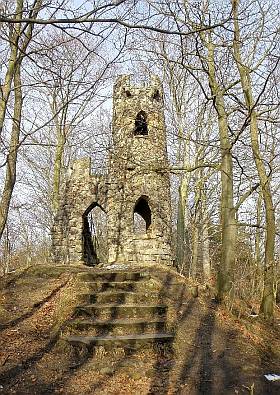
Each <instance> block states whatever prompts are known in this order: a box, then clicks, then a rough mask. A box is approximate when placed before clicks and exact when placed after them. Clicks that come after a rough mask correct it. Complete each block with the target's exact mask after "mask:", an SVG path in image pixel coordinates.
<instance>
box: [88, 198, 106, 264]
mask: <svg viewBox="0 0 280 395" xmlns="http://www.w3.org/2000/svg"><path fill="white" fill-rule="evenodd" d="M82 245H83V247H82V248H83V261H84V262H85V264H86V265H87V266H95V265H98V264H99V263H100V262H107V252H108V248H107V215H106V213H105V211H104V209H103V208H102V207H101V206H100V205H99V204H97V203H96V202H95V203H92V204H91V205H90V206H89V208H88V209H87V210H86V211H85V213H84V215H83V232H82Z"/></svg>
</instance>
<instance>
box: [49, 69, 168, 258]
mask: <svg viewBox="0 0 280 395" xmlns="http://www.w3.org/2000/svg"><path fill="white" fill-rule="evenodd" d="M112 137H113V149H112V153H111V155H110V159H109V164H108V174H107V175H105V176H96V175H94V174H91V159H90V158H82V159H78V160H76V161H74V162H73V164H72V169H71V173H70V174H69V176H68V177H67V180H66V182H65V185H64V187H63V190H62V191H61V199H60V208H59V210H58V212H57V215H56V217H55V220H54V226H53V230H52V253H53V259H54V261H55V262H57V263H70V264H71V263H77V262H80V263H85V264H87V265H95V264H96V263H98V256H97V254H96V251H95V249H94V245H93V242H92V236H91V232H90V227H89V220H88V214H89V212H90V211H91V210H92V209H94V207H96V206H99V207H100V208H101V209H102V210H103V211H104V212H105V213H106V214H107V233H108V234H107V239H108V262H109V263H131V264H134V263H137V262H138V263H141V264H144V263H154V262H161V263H165V264H170V263H171V246H170V245H171V199H170V180H169V173H168V171H166V169H167V168H168V159H167V148H166V129H165V121H164V113H163V89H162V84H161V82H160V80H159V78H158V77H156V76H152V77H151V78H150V80H149V81H148V82H147V81H143V82H140V83H139V82H135V81H133V77H132V76H129V75H123V76H120V77H119V78H118V79H117V81H116V83H115V86H114V93H113V126H112ZM136 215H138V216H140V218H142V220H143V222H144V224H145V227H144V231H142V232H138V231H136V229H135V216H136Z"/></svg>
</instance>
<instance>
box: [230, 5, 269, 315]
mask: <svg viewBox="0 0 280 395" xmlns="http://www.w3.org/2000/svg"><path fill="white" fill-rule="evenodd" d="M232 6H233V16H234V42H233V50H234V57H235V61H236V65H237V68H238V71H239V75H240V79H241V86H242V91H243V95H244V99H245V103H246V106H247V109H248V116H249V118H250V136H251V146H252V151H253V156H254V160H255V164H256V168H257V172H258V176H259V180H260V184H261V189H262V196H263V201H264V206H265V219H266V232H265V233H266V238H265V262H264V288H263V296H262V302H261V308H260V311H261V313H263V314H264V316H265V318H272V316H273V309H274V303H275V299H276V292H275V288H276V287H275V274H274V250H275V236H276V226H275V213H274V206H273V199H272V194H271V187H270V176H267V174H266V169H265V164H264V160H263V157H262V153H261V150H260V145H259V129H258V119H257V113H256V110H255V102H254V99H253V91H252V82H251V77H250V70H249V69H248V67H247V66H245V65H244V63H243V61H242V58H241V51H240V42H241V41H240V40H241V38H240V29H239V22H238V6H239V0H232Z"/></svg>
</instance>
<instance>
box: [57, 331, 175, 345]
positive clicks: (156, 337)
mask: <svg viewBox="0 0 280 395" xmlns="http://www.w3.org/2000/svg"><path fill="white" fill-rule="evenodd" d="M173 339H174V335H173V334H171V333H165V332H163V333H148V334H140V335H124V336H110V335H106V336H65V337H63V340H65V341H67V342H68V343H70V344H71V345H72V346H86V347H87V348H92V347H95V346H103V347H104V348H106V349H108V348H112V347H114V348H115V347H126V346H129V347H135V348H138V347H139V346H143V345H145V344H151V343H170V342H172V341H173Z"/></svg>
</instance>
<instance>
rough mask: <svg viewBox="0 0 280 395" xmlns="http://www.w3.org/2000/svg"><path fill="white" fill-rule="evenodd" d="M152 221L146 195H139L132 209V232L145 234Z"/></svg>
mask: <svg viewBox="0 0 280 395" xmlns="http://www.w3.org/2000/svg"><path fill="white" fill-rule="evenodd" d="M151 223H152V212H151V209H150V206H149V203H148V197H147V196H141V197H140V198H139V199H138V200H137V202H136V204H135V206H134V211H133V229H134V233H137V234H145V233H147V232H148V231H149V230H150V227H151Z"/></svg>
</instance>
